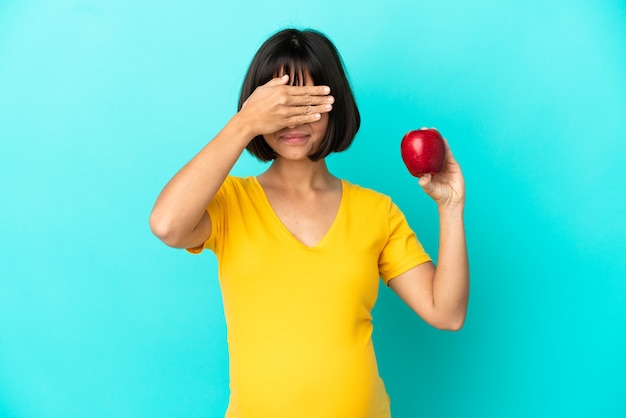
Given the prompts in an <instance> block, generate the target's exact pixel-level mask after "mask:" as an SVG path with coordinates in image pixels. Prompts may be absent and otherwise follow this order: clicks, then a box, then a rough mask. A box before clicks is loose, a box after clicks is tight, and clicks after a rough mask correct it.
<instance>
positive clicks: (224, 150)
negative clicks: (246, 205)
mask: <svg viewBox="0 0 626 418" xmlns="http://www.w3.org/2000/svg"><path fill="white" fill-rule="evenodd" d="M251 139H252V137H251V133H249V132H247V131H246V125H245V123H243V121H241V120H240V118H239V117H238V115H235V116H234V117H233V118H232V119H231V120H230V121H229V122H228V124H227V125H226V126H225V127H224V128H223V129H222V131H220V132H219V133H218V134H217V136H216V137H215V138H213V140H211V142H209V143H208V144H207V145H206V146H205V147H204V148H203V149H202V150H201V151H200V152H199V153H198V154H197V155H196V156H195V157H194V158H193V159H192V160H191V161H189V162H188V163H187V164H186V165H185V166H184V167H183V168H182V169H181V170H180V171H179V172H178V173H176V175H175V176H174V177H173V178H172V179H171V180H170V181H169V182H168V183H167V185H166V186H165V187H164V188H163V190H162V191H161V193H160V194H159V197H158V198H157V200H156V203H155V204H154V208H153V210H152V213H151V215H150V227H151V229H152V231H153V232H154V234H155V235H157V236H158V237H159V238H160V239H161V240H162V241H164V242H165V243H166V244H168V245H172V246H186V245H189V243H188V242H187V241H188V240H189V238H190V237H191V236H192V235H193V232H194V230H195V229H196V227H197V226H198V224H199V223H200V221H201V220H202V218H203V216H204V214H205V211H206V208H207V206H208V205H209V203H210V202H211V200H212V199H213V197H214V196H215V194H216V193H217V191H218V189H219V188H220V186H221V185H222V183H223V182H224V179H226V177H227V176H228V173H229V172H230V170H231V169H232V167H233V166H234V164H235V162H236V161H237V159H239V157H240V156H241V153H242V152H243V150H244V149H245V147H246V145H247V144H248V143H249V142H250V140H251ZM208 228H209V229H208V231H209V232H210V224H209V226H208ZM205 238H206V237H205Z"/></svg>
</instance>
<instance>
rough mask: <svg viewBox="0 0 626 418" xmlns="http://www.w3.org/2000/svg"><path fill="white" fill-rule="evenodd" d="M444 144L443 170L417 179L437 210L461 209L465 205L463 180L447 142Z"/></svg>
mask: <svg viewBox="0 0 626 418" xmlns="http://www.w3.org/2000/svg"><path fill="white" fill-rule="evenodd" d="M443 141H444V143H445V144H446V161H445V163H444V166H443V170H441V172H440V173H437V174H435V175H431V174H425V175H423V176H422V177H420V179H419V185H420V186H422V189H424V191H425V192H426V193H427V194H428V195H429V196H430V197H432V198H433V200H434V201H435V202H437V206H438V207H439V209H446V208H454V207H459V208H462V207H463V205H464V203H465V180H464V179H463V173H462V172H461V167H460V166H459V163H457V161H456V159H455V158H454V156H453V155H452V151H451V150H450V146H449V145H448V141H447V140H446V139H445V138H444V140H443Z"/></svg>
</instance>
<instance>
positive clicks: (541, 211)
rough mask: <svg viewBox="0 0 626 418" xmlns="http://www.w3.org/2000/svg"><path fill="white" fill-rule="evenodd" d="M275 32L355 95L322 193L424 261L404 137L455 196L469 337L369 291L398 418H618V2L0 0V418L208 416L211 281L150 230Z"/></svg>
mask: <svg viewBox="0 0 626 418" xmlns="http://www.w3.org/2000/svg"><path fill="white" fill-rule="evenodd" d="M285 26H297V27H301V28H302V27H313V28H317V29H319V30H322V31H324V32H326V33H327V34H328V35H329V36H330V38H331V39H333V40H334V42H335V43H336V44H337V46H338V47H339V49H340V51H341V52H342V54H343V58H344V60H345V63H346V66H347V69H348V72H349V75H350V78H351V81H352V83H353V86H354V89H355V92H356V96H357V100H358V102H359V105H360V108H361V111H362V116H363V124H362V129H361V131H360V133H359V135H358V137H357V140H356V142H355V144H354V146H353V147H352V148H351V149H350V150H348V151H347V152H345V153H342V154H340V155H336V156H333V157H332V158H330V160H329V165H330V167H331V169H332V170H334V172H335V173H336V174H338V175H340V176H342V177H345V178H347V179H348V180H350V181H352V182H355V183H358V184H361V185H363V186H367V187H371V188H374V189H377V190H379V191H381V192H384V193H387V194H389V195H391V196H392V197H393V198H394V199H395V200H396V202H397V203H398V204H399V205H400V206H401V208H402V209H403V211H404V212H405V214H406V215H407V217H408V219H409V221H410V223H411V225H412V226H413V228H414V229H415V230H416V232H417V233H418V235H419V237H420V239H421V240H422V242H423V244H424V245H425V246H426V248H427V249H428V250H429V251H430V252H431V253H432V254H433V255H434V256H436V250H437V240H438V237H437V213H436V208H435V206H434V204H433V203H432V202H431V201H430V200H429V199H428V198H427V197H425V196H424V194H423V193H422V191H421V189H420V188H419V187H418V186H417V182H416V181H415V179H413V178H412V177H410V176H409V175H408V173H407V172H406V169H405V168H404V166H403V165H402V161H401V159H400V155H399V143H400V139H401V138H402V135H403V134H404V133H405V132H406V131H408V130H410V129H414V128H419V127H422V126H436V127H438V128H439V129H440V131H441V132H442V133H443V134H444V135H445V136H446V137H447V138H448V140H449V142H450V144H451V146H452V149H453V151H454V152H455V155H456V156H457V159H458V160H459V161H460V163H461V165H462V168H463V170H464V173H465V176H466V181H467V185H468V200H467V210H466V220H467V231H468V242H469V250H470V259H471V273H472V288H471V304H470V309H469V315H468V318H467V322H466V326H465V328H464V329H463V330H462V331H461V332H459V333H447V332H442V331H437V330H434V329H431V328H429V327H428V326H426V325H425V324H424V323H423V322H422V321H421V319H419V318H418V317H417V316H415V315H414V314H413V313H412V312H410V310H409V308H407V307H406V306H405V305H403V304H402V302H401V301H400V300H399V299H398V298H397V297H396V296H395V295H394V294H393V293H392V292H391V291H389V289H386V288H381V293H380V297H379V301H378V304H377V307H376V308H375V312H374V322H375V334H374V339H375V340H374V342H375V345H376V348H377V353H378V358H379V365H380V371H381V374H382V376H383V378H384V379H385V381H386V384H387V388H388V390H389V392H390V395H391V398H392V408H393V413H394V417H396V418H413V417H530V416H533V417H553V416H569V417H589V416H602V417H624V416H626V403H625V401H624V396H623V395H624V393H625V392H626V356H625V355H624V353H626V284H625V282H624V280H625V277H626V269H625V261H624V251H625V250H626V240H625V237H626V221H625V216H624V214H626V196H625V192H624V181H625V180H626V176H625V169H624V163H623V161H624V156H625V155H626V117H625V115H626V48H624V45H625V41H626V6H625V3H624V2H623V1H618V0H573V1H572V0H569V1H565V0H563V1H550V2H539V1H510V2H497V1H489V0H479V1H476V2H463V1H441V2H435V1H409V0H404V1H396V2H363V1H361V0H358V1H357V0H354V1H352V0H351V1H344V2H336V1H334V0H332V1H331V0H320V1H318V2H314V3H307V2H284V1H283V2H278V1H273V0H270V1H267V2H256V1H242V2H236V1H232V2H207V1H200V0H188V1H181V2H173V1H147V0H136V1H130V2H128V1H120V0H113V1H111V0H107V1H104V0H82V1H81V0H55V1H45V0H39V1H38V0H33V1H28V2H25V1H17V0H3V1H2V2H0V141H1V142H0V144H1V148H0V149H1V152H0V195H1V199H2V205H1V206H0V214H1V216H0V244H1V251H0V275H1V278H0V417H2V418H57V417H58V418H61V417H62V418H74V417H76V418H78V417H81V418H82V417H92V418H104V417H107V418H108V417H151V418H158V417H208V418H212V417H220V416H223V412H224V409H225V407H226V403H227V399H228V398H227V397H228V376H227V359H228V358H227V350H226V343H225V332H226V329H225V325H224V318H223V313H222V305H221V299H220V293H219V286H218V283H217V278H216V265H215V260H214V258H213V256H212V255H210V254H203V255H201V256H198V257H193V256H190V255H187V254H185V253H184V252H183V251H177V250H173V249H170V248H167V247H166V246H164V245H163V244H161V243H160V242H159V241H158V240H157V239H156V238H155V237H153V236H152V235H151V233H150V231H149V228H148V215H149V212H150V210H151V207H152V204H153V202H154V200H155V198H156V196H157V194H158V192H159V191H160V189H161V188H162V186H163V185H164V184H165V182H166V181H167V180H168V179H169V178H170V177H171V176H172V175H173V174H174V172H175V171H176V170H177V169H178V168H179V167H181V166H182V165H183V164H184V163H185V162H186V161H187V160H188V159H190V158H191V157H192V156H193V155H194V154H195V152H197V151H198V150H199V149H200V148H201V147H202V146H203V145H204V144H205V143H206V142H207V141H208V140H210V139H211V138H212V137H213V135H214V134H215V133H216V132H217V131H218V130H219V129H220V128H221V127H222V126H223V124H224V123H225V122H226V121H227V120H228V119H229V117H230V116H231V115H232V114H233V113H234V111H235V109H236V98H237V94H238V90H239V87H240V84H241V81H242V78H243V75H244V73H245V70H246V68H247V65H248V64H249V62H250V59H251V58H252V55H253V53H254V52H255V51H256V49H257V48H258V47H259V46H260V44H261V43H262V41H263V40H264V39H265V38H266V37H267V36H268V35H270V34H271V33H273V32H275V31H276V30H278V29H280V28H283V27H285ZM263 169H264V166H263V165H262V164H260V163H257V162H255V161H254V160H253V159H252V158H250V157H249V156H247V155H246V156H244V157H243V158H242V160H241V161H240V162H239V163H238V164H237V166H236V167H235V169H234V171H235V173H236V174H239V175H247V174H256V173H258V172H260V171H261V170H263Z"/></svg>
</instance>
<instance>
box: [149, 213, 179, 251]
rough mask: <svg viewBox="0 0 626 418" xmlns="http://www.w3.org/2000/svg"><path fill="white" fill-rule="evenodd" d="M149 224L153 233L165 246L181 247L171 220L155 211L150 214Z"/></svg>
mask: <svg viewBox="0 0 626 418" xmlns="http://www.w3.org/2000/svg"><path fill="white" fill-rule="evenodd" d="M149 224H150V230H151V231H152V233H153V234H154V235H156V236H157V238H159V239H160V240H161V241H163V243H164V244H166V245H168V246H170V247H178V246H179V241H180V240H179V239H178V238H177V234H176V228H174V227H173V225H172V222H171V220H168V219H167V218H166V217H163V216H160V215H159V214H158V213H155V212H154V211H153V212H152V213H151V214H150V219H149Z"/></svg>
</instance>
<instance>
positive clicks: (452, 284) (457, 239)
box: [433, 205, 469, 329]
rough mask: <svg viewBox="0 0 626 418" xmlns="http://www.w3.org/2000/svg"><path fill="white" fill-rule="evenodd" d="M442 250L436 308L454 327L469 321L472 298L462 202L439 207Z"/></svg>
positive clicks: (435, 285) (437, 271)
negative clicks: (470, 294)
mask: <svg viewBox="0 0 626 418" xmlns="http://www.w3.org/2000/svg"><path fill="white" fill-rule="evenodd" d="M439 222H440V225H439V229H440V233H439V253H438V260H437V268H436V270H435V277H434V282H433V302H434V309H435V310H436V311H438V312H440V313H442V314H443V315H445V317H446V318H447V322H448V323H450V324H451V328H452V329H460V328H461V327H462V326H463V322H464V321H465V314H466V312H467V305H468V299H469V265H468V256H467V244H466V238H465V225H464V222H463V207H462V205H461V206H459V207H454V208H441V209H440V210H439Z"/></svg>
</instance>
